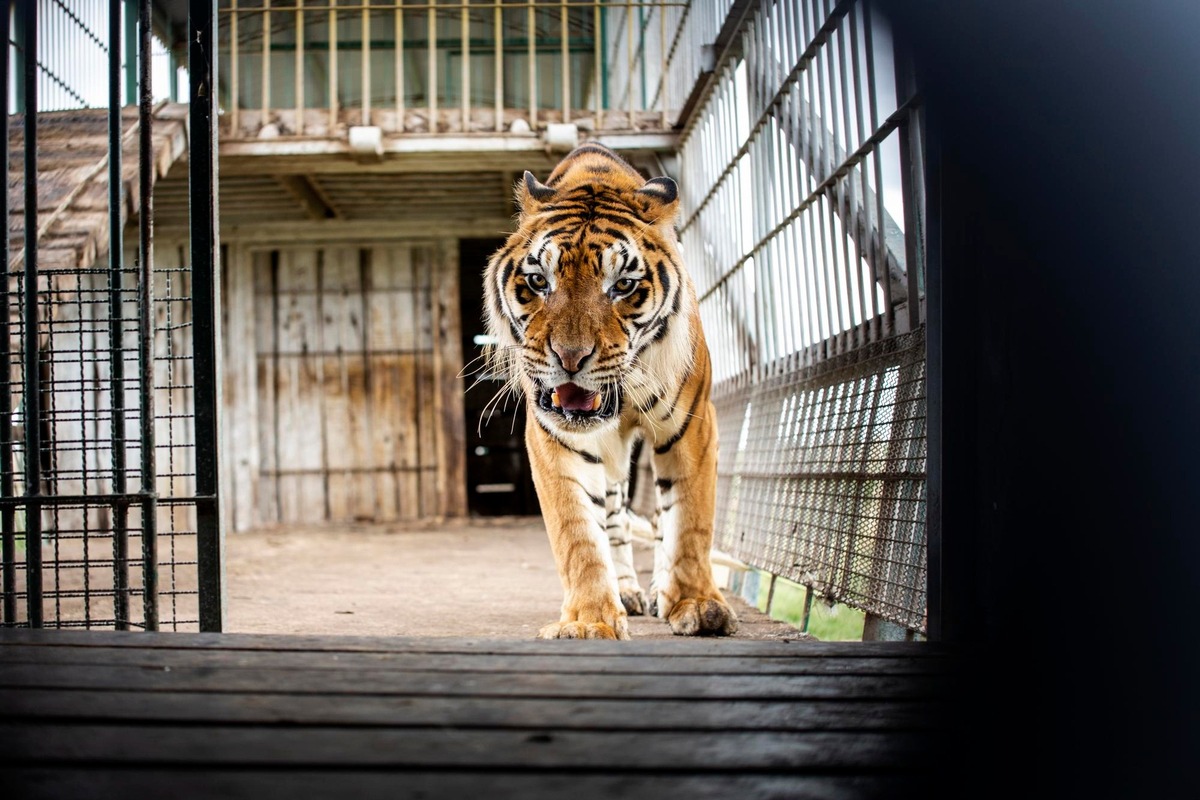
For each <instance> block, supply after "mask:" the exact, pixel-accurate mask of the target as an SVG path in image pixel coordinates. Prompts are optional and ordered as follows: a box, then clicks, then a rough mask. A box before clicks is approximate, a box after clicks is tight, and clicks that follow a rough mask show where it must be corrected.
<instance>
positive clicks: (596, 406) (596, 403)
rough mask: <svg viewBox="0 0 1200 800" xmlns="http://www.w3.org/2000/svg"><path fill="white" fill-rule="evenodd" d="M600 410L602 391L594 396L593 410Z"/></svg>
mask: <svg viewBox="0 0 1200 800" xmlns="http://www.w3.org/2000/svg"><path fill="white" fill-rule="evenodd" d="M599 410H600V393H599V392H596V394H595V395H593V396H592V411H599Z"/></svg>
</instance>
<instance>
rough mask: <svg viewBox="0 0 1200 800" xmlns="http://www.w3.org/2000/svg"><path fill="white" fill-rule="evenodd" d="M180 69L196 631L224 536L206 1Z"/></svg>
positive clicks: (213, 586) (216, 592) (215, 606)
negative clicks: (187, 90)
mask: <svg viewBox="0 0 1200 800" xmlns="http://www.w3.org/2000/svg"><path fill="white" fill-rule="evenodd" d="M188 21H189V26H190V31H189V34H188V43H189V45H188V46H189V48H190V53H189V55H190V57H189V59H188V64H189V65H190V67H191V68H190V69H189V70H188V76H189V80H190V81H191V87H192V90H191V94H190V96H191V98H192V102H191V106H190V108H189V110H188V113H189V122H190V125H191V149H190V155H189V158H188V194H189V201H190V202H189V206H190V223H189V224H190V230H191V259H192V326H193V330H194V331H195V333H194V348H195V349H194V353H195V355H194V361H193V374H194V383H195V387H196V388H195V402H196V494H197V497H196V550H197V562H198V563H197V572H198V577H199V584H200V630H202V631H220V630H221V628H222V627H223V626H224V619H225V602H224V594H223V593H224V580H223V574H222V572H223V569H224V558H223V555H224V554H223V550H224V545H225V543H224V536H223V531H222V529H221V513H220V501H219V496H218V489H217V487H218V486H219V485H220V484H219V482H218V481H219V477H220V476H219V474H218V462H217V446H218V442H217V431H218V423H219V419H218V413H219V408H220V406H219V399H220V398H219V392H220V383H219V382H218V374H219V373H218V367H219V365H218V363H217V358H218V352H217V347H216V345H217V340H218V335H219V333H220V331H219V330H218V329H217V325H218V323H219V318H218V316H217V303H216V301H217V296H218V291H217V290H218V287H217V278H218V275H219V269H218V267H219V265H218V263H217V258H218V252H219V250H218V247H219V245H220V241H219V234H218V229H217V207H218V203H217V103H216V95H215V93H214V92H213V91H212V88H211V87H214V86H216V85H217V64H216V60H215V59H214V58H213V55H214V54H215V52H216V46H217V8H216V2H215V1H214V0H189V9H188Z"/></svg>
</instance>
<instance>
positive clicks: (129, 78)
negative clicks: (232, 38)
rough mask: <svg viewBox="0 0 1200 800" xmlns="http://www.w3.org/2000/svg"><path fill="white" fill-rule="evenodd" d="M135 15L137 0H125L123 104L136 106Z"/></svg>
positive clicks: (235, 1)
mask: <svg viewBox="0 0 1200 800" xmlns="http://www.w3.org/2000/svg"><path fill="white" fill-rule="evenodd" d="M233 4H234V6H235V7H236V6H237V0H233ZM137 15H138V6H137V0H125V105H127V106H136V105H137V101H138V100H137V96H138V93H137V75H138V73H137V43H138V38H137ZM235 16H236V15H235ZM235 31H236V29H235Z"/></svg>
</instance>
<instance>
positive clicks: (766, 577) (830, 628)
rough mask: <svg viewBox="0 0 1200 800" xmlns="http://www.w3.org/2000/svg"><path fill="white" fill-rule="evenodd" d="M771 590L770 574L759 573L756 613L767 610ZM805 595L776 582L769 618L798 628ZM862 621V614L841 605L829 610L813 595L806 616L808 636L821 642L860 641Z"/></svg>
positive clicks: (800, 589)
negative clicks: (810, 635)
mask: <svg viewBox="0 0 1200 800" xmlns="http://www.w3.org/2000/svg"><path fill="white" fill-rule="evenodd" d="M770 586H771V576H770V574H768V573H766V572H760V573H759V583H758V609H759V610H760V611H766V610H767V594H768V592H769V590H770ZM807 591H808V590H807V589H806V588H805V587H804V586H801V585H800V584H798V583H792V582H791V581H789V580H786V579H784V578H776V579H775V599H774V600H773V601H772V602H771V617H772V618H773V619H778V620H782V621H784V622H786V623H788V624H790V625H795V626H796V627H797V628H799V627H800V623H801V622H802V621H803V619H804V595H805V593H806V592H807ZM864 617H865V615H864V614H863V612H861V611H859V610H858V609H855V608H851V607H850V606H847V605H843V604H842V603H835V604H834V605H833V606H829V605H828V604H826V602H825V600H824V599H822V598H821V596H820V595H815V596H814V597H813V602H812V609H811V611H810V612H809V615H808V632H809V633H811V634H812V635H813V636H815V637H817V638H818V639H820V640H821V641H823V642H849V641H853V642H858V641H862V634H863V619H864Z"/></svg>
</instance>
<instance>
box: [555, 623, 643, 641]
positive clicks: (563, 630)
mask: <svg viewBox="0 0 1200 800" xmlns="http://www.w3.org/2000/svg"><path fill="white" fill-rule="evenodd" d="M622 633H623V634H624V635H623V636H622V635H618V633H617V631H616V630H614V629H613V627H612V626H611V625H608V624H607V623H604V622H551V623H550V624H549V625H546V626H544V627H543V628H542V629H541V630H539V631H538V635H537V638H539V639H628V638H629V631H623V632H622Z"/></svg>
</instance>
